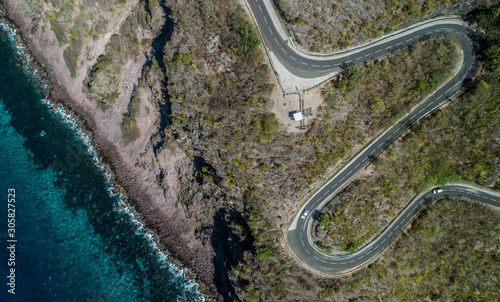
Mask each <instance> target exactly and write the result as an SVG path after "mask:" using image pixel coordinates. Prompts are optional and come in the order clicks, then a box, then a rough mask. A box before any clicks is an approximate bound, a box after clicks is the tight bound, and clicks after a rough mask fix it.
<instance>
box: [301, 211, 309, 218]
mask: <svg viewBox="0 0 500 302" xmlns="http://www.w3.org/2000/svg"><path fill="white" fill-rule="evenodd" d="M307 215H309V211H308V210H304V212H302V215H300V217H301V218H302V219H304V218H306V217H307Z"/></svg>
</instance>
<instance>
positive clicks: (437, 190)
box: [432, 188, 443, 194]
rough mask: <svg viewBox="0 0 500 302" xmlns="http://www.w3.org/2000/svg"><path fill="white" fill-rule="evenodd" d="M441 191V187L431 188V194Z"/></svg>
mask: <svg viewBox="0 0 500 302" xmlns="http://www.w3.org/2000/svg"><path fill="white" fill-rule="evenodd" d="M441 192H443V189H441V188H435V189H434V190H432V194H437V193H441Z"/></svg>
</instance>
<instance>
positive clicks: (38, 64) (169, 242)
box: [0, 3, 221, 301]
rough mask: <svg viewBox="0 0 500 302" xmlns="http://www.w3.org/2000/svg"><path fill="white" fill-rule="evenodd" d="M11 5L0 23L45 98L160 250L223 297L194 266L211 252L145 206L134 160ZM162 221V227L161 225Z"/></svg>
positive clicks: (1, 6)
mask: <svg viewBox="0 0 500 302" xmlns="http://www.w3.org/2000/svg"><path fill="white" fill-rule="evenodd" d="M8 5H9V4H8V3H0V23H4V24H8V25H9V26H10V27H11V28H12V29H15V30H17V34H16V36H15V39H16V40H17V41H18V42H19V43H20V44H22V45H23V46H24V47H25V52H26V53H27V54H29V58H30V61H29V68H30V70H32V71H34V70H36V71H37V75H38V76H39V77H40V79H41V82H40V84H46V85H47V88H45V89H43V92H44V94H43V98H44V99H47V100H50V101H51V102H53V103H54V104H55V107H62V108H64V110H66V112H68V113H70V114H71V116H72V118H74V119H75V120H76V121H77V123H78V125H79V127H80V129H82V131H83V132H84V133H85V134H86V135H87V136H88V137H89V138H90V139H91V143H92V146H93V147H95V149H96V151H97V154H98V155H99V157H100V161H101V162H102V163H104V164H105V169H106V172H107V173H109V174H110V175H111V179H110V181H111V182H112V183H113V185H114V193H115V194H121V196H122V199H123V200H124V202H125V203H126V204H127V206H129V207H130V209H131V211H132V212H133V214H134V215H135V217H136V218H137V220H139V221H140V222H141V223H144V225H145V228H146V229H147V231H148V232H149V233H151V234H153V236H154V238H155V242H156V243H157V245H158V247H159V249H160V250H161V251H162V252H164V253H165V254H167V255H168V256H169V258H168V261H169V262H171V263H173V264H174V265H176V266H177V267H179V268H181V269H183V270H184V273H185V275H186V276H187V277H188V278H190V279H194V280H196V282H197V283H198V285H199V290H200V292H202V293H203V294H204V295H205V298H206V299H207V300H208V301H211V300H220V299H221V297H220V295H219V294H218V293H217V289H216V287H215V286H214V284H213V281H212V278H213V273H212V272H211V271H210V270H208V271H206V270H205V267H203V264H202V265H201V267H200V266H199V265H193V264H194V263H196V259H203V258H205V259H210V257H212V255H211V254H210V255H205V254H200V253H199V252H200V251H199V250H197V251H193V249H190V248H189V246H188V245H187V244H183V241H185V240H184V238H181V236H180V235H179V232H180V231H179V230H178V229H176V228H175V226H173V224H169V225H167V228H168V230H166V228H165V225H163V223H162V222H163V221H162V220H164V219H165V217H162V216H161V212H160V211H156V212H155V210H154V209H151V208H148V209H145V207H148V205H150V204H151V203H154V202H148V201H150V200H152V199H153V197H152V196H150V194H149V192H148V191H147V189H145V187H144V186H143V184H141V183H139V182H137V181H136V179H140V178H139V177H136V176H137V175H136V173H134V171H131V169H130V168H129V165H130V164H131V163H130V162H127V161H126V160H125V159H124V158H123V157H122V156H120V150H118V149H119V147H118V146H117V145H116V144H114V143H112V142H110V141H109V140H108V139H107V138H106V137H103V135H100V133H99V129H98V126H97V123H96V121H95V116H94V115H93V112H91V111H89V110H88V108H86V107H85V106H84V105H82V104H80V103H79V102H78V101H76V100H75V99H74V98H73V97H71V95H70V93H68V91H67V89H66V87H65V86H64V85H63V84H62V83H61V80H60V79H58V75H57V71H55V70H54V69H53V68H51V67H52V64H51V62H48V61H47V60H46V58H45V56H44V55H43V54H44V51H46V50H42V49H39V48H37V47H36V46H35V43H33V37H32V34H31V33H30V32H29V31H28V30H27V29H28V28H29V26H28V25H27V24H26V22H25V20H24V17H23V16H21V15H20V14H17V13H15V12H14V13H13V12H12V11H15V9H13V8H12V7H9V6H8ZM40 87H41V86H40ZM82 94H83V92H82ZM141 208H142V210H141ZM148 214H149V215H148ZM158 214H159V215H158ZM160 224H162V227H160V226H159V225H160ZM157 229H160V230H157ZM194 253H197V254H194ZM193 260H195V261H193ZM198 262H199V261H198Z"/></svg>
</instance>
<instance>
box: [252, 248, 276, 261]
mask: <svg viewBox="0 0 500 302" xmlns="http://www.w3.org/2000/svg"><path fill="white" fill-rule="evenodd" d="M255 254H256V255H257V259H259V260H271V259H273V257H274V251H273V250H272V249H271V248H269V247H261V248H258V249H257V250H256V251H255Z"/></svg>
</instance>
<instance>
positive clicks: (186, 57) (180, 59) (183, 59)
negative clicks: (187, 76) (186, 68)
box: [177, 53, 193, 65]
mask: <svg viewBox="0 0 500 302" xmlns="http://www.w3.org/2000/svg"><path fill="white" fill-rule="evenodd" d="M192 60H193V56H192V55H191V54H190V53H179V54H177V63H178V64H181V65H189V64H191V61H192Z"/></svg>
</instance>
